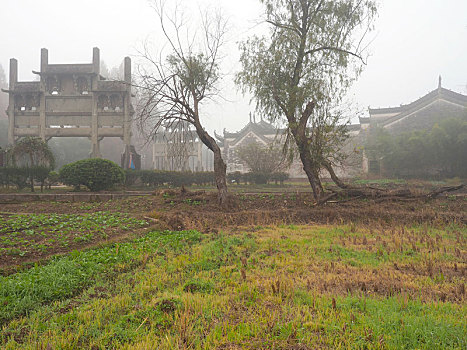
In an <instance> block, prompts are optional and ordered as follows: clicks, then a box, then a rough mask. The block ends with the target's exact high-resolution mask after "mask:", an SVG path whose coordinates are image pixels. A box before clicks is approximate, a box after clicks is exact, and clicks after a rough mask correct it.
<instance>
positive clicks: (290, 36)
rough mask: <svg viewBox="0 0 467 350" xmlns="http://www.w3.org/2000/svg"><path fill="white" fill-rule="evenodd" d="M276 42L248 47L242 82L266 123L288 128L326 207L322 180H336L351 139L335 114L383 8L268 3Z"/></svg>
mask: <svg viewBox="0 0 467 350" xmlns="http://www.w3.org/2000/svg"><path fill="white" fill-rule="evenodd" d="M260 1H261V2H262V3H263V4H264V5H265V11H266V22H267V23H268V24H269V26H270V32H269V35H268V36H264V37H257V36H255V37H252V38H250V39H249V40H247V41H245V42H243V43H241V45H240V49H241V58H240V60H241V63H242V68H243V69H242V71H241V72H240V73H239V74H238V75H237V79H236V80H237V83H239V84H240V85H241V86H242V87H243V89H244V92H246V91H249V92H251V93H252V94H253V96H254V97H255V98H256V101H257V109H258V110H259V111H260V112H262V113H263V115H265V116H267V117H269V118H271V119H273V120H279V121H280V122H283V123H285V125H286V126H287V132H288V136H289V139H291V140H293V142H294V143H295V144H296V147H297V149H298V154H299V156H300V159H301V161H302V164H303V169H304V171H305V173H306V174H307V177H308V180H309V182H310V185H311V187H312V189H313V194H314V197H315V199H316V200H319V198H320V197H321V193H322V186H321V182H320V179H319V174H320V172H321V170H322V169H326V170H327V171H328V172H329V173H330V175H331V177H332V178H333V180H334V181H335V182H336V183H337V184H338V185H340V186H343V187H344V186H345V184H343V183H342V182H341V181H340V180H339V179H338V178H337V176H336V175H335V173H334V171H333V163H335V162H336V161H337V160H339V159H338V158H340V156H338V157H335V154H336V152H337V150H338V148H339V147H340V146H341V145H342V142H343V141H344V140H345V138H346V130H345V126H343V125H342V121H341V120H340V117H339V115H340V113H335V112H334V109H335V108H336V106H338V105H339V104H340V103H341V99H342V97H343V95H344V94H345V92H346V91H347V90H348V88H349V87H350V85H351V84H352V82H353V81H354V80H355V79H356V78H357V76H358V75H359V73H360V72H361V69H362V66H363V63H364V62H363V52H364V48H365V47H364V46H363V45H362V40H363V37H365V34H366V33H368V31H369V30H371V26H372V21H373V19H374V17H375V15H376V12H377V10H376V5H375V2H374V1H371V0H260Z"/></svg>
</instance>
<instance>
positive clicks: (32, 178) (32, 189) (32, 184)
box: [29, 175, 34, 192]
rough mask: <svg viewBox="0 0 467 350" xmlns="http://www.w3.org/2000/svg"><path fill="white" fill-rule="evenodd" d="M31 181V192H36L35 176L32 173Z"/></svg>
mask: <svg viewBox="0 0 467 350" xmlns="http://www.w3.org/2000/svg"><path fill="white" fill-rule="evenodd" d="M29 182H30V183H31V192H34V176H33V175H31V177H30V178H29Z"/></svg>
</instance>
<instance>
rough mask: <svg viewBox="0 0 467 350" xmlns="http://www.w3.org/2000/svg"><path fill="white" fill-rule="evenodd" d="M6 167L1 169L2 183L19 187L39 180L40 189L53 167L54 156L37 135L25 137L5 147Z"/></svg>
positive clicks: (32, 188)
mask: <svg viewBox="0 0 467 350" xmlns="http://www.w3.org/2000/svg"><path fill="white" fill-rule="evenodd" d="M5 155H6V167H5V168H3V169H2V172H1V177H2V183H3V185H9V184H11V183H13V184H15V185H16V186H17V187H18V188H19V189H21V188H24V187H26V185H29V186H30V188H31V192H34V182H35V181H37V182H40V184H41V191H42V190H43V187H44V184H45V180H46V179H47V178H48V177H49V173H50V172H51V171H52V170H53V169H54V167H55V158H54V156H53V153H52V151H51V150H50V148H49V146H48V145H47V143H45V142H44V141H42V140H41V139H40V138H38V137H25V138H23V139H21V140H19V141H18V142H17V143H16V144H15V145H14V146H12V147H10V148H7V149H6V152H5Z"/></svg>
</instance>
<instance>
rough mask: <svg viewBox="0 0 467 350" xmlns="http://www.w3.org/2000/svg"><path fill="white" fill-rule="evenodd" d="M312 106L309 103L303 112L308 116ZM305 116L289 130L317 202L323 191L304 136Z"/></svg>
mask: <svg viewBox="0 0 467 350" xmlns="http://www.w3.org/2000/svg"><path fill="white" fill-rule="evenodd" d="M313 108H314V106H313V105H312V104H309V105H308V106H307V110H306V111H305V112H304V113H308V116H309V114H311V111H312V109H313ZM305 118H307V116H305ZM305 118H304V117H303V116H302V120H300V124H303V125H300V124H299V125H297V126H296V127H295V128H291V129H290V131H291V132H292V135H293V137H294V140H295V143H296V145H297V148H298V153H299V154H300V160H301V161H302V165H303V170H304V171H305V174H306V176H307V178H308V181H309V183H310V185H311V189H312V190H313V196H314V198H315V200H316V202H319V200H320V198H321V193H322V192H323V191H322V186H321V181H320V180H319V174H318V173H317V171H319V169H315V166H314V165H313V160H312V159H311V153H310V150H309V148H308V140H307V138H306V136H305V128H306V119H305ZM290 120H291V118H289V125H290ZM303 121H304V123H303Z"/></svg>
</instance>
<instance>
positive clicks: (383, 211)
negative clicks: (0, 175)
mask: <svg viewBox="0 0 467 350" xmlns="http://www.w3.org/2000/svg"><path fill="white" fill-rule="evenodd" d="M466 198H467V197H465V196H464V195H463V194H462V193H461V194H457V195H453V194H450V195H448V196H442V197H440V198H437V199H433V200H426V199H413V200H402V201H401V200H385V201H381V200H358V199H357V200H352V201H345V200H343V201H336V202H331V203H327V204H325V205H323V206H316V205H314V202H313V198H312V196H311V193H309V192H298V191H297V192H294V193H290V192H284V193H257V194H251V193H242V194H240V193H235V194H232V195H231V201H230V205H229V207H228V208H220V207H219V206H218V205H217V201H216V194H215V193H214V192H206V191H184V192H181V191H180V190H163V191H157V192H155V193H153V194H152V195H148V196H146V197H134V198H126V199H119V200H113V201H108V202H97V203H66V202H30V203H21V204H14V203H12V204H3V205H2V207H1V212H0V250H1V251H2V252H3V253H2V254H1V255H0V269H1V270H3V271H4V272H5V273H6V271H15V270H16V269H17V268H19V267H20V266H21V265H22V264H25V263H32V262H38V261H42V260H45V259H47V258H48V257H50V256H53V255H56V254H63V253H66V252H68V251H72V250H80V249H83V248H90V247H93V246H97V245H100V244H102V243H105V242H116V241H119V240H125V239H127V238H128V237H135V236H138V235H140V234H144V232H146V231H147V230H148V229H158V230H166V229H167V230H177V231H179V230H190V229H193V230H198V231H200V232H204V233H210V232H219V231H224V232H238V231H242V230H245V229H247V230H248V229H250V230H251V229H254V228H255V227H257V226H265V225H288V224H295V225H299V224H328V225H330V224H338V225H342V224H353V225H359V226H364V227H365V226H366V227H372V228H374V229H383V230H384V229H386V230H387V229H390V230H391V229H392V230H394V228H395V227H396V228H398V227H400V226H403V225H429V226H434V227H436V226H444V225H447V224H458V225H461V226H462V225H465V224H466V223H467V200H466ZM12 222H14V223H15V225H14V226H13V228H12ZM39 227H40V228H41V229H40V230H37V228H39ZM35 229H36V230H35ZM58 231H59V232H60V234H59V235H58V236H57V234H56V233H57V232H58Z"/></svg>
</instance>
